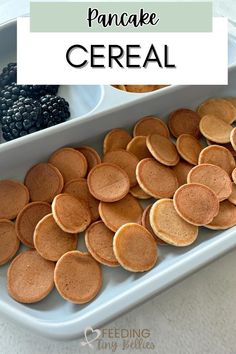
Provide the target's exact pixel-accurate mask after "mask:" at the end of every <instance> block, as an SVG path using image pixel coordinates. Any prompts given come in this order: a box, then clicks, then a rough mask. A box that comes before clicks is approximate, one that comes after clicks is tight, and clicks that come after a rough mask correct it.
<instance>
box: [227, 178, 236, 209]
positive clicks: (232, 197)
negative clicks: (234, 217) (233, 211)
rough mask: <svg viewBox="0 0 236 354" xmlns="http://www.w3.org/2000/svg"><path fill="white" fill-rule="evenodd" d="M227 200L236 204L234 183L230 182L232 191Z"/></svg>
mask: <svg viewBox="0 0 236 354" xmlns="http://www.w3.org/2000/svg"><path fill="white" fill-rule="evenodd" d="M228 200H229V201H230V202H231V203H232V204H234V205H236V184H235V183H233V182H232V193H231V194H230V196H229V198H228Z"/></svg>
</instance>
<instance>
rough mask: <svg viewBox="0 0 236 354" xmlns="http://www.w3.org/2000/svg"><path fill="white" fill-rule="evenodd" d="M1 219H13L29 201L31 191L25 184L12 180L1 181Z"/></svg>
mask: <svg viewBox="0 0 236 354" xmlns="http://www.w3.org/2000/svg"><path fill="white" fill-rule="evenodd" d="M0 201H1V202H0V219H10V220H13V219H15V218H16V217H17V215H18V214H19V212H20V211H21V210H22V209H23V208H24V206H25V205H26V204H28V203H29V191H28V189H27V188H26V187H25V186H24V184H22V183H20V182H16V181H12V180H7V179H5V180H2V181H0Z"/></svg>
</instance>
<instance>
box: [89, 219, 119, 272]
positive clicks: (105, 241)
mask: <svg viewBox="0 0 236 354" xmlns="http://www.w3.org/2000/svg"><path fill="white" fill-rule="evenodd" d="M113 237H114V232H112V231H111V230H109V229H108V228H107V227H106V225H105V224H104V223H103V222H102V221H97V222H95V223H93V224H92V225H90V226H89V228H88V229H87V230H86V233H85V243H86V246H87V248H88V251H89V253H91V255H92V256H93V258H95V259H96V261H98V262H99V263H101V264H104V265H107V266H108V267H117V266H119V263H118V262H117V259H116V257H115V255H114V252H113Z"/></svg>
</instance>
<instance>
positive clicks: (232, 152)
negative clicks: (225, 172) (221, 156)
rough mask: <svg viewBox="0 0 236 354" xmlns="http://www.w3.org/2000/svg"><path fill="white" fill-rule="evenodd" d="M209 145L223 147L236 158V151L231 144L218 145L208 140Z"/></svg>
mask: <svg viewBox="0 0 236 354" xmlns="http://www.w3.org/2000/svg"><path fill="white" fill-rule="evenodd" d="M206 142H207V145H208V146H211V145H219V146H223V147H224V148H226V149H228V150H229V152H231V154H232V155H233V156H234V157H236V151H235V150H234V148H233V146H232V145H231V143H228V144H216V143H214V142H213V141H211V140H209V139H206Z"/></svg>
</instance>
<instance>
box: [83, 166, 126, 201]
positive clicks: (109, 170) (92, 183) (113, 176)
mask: <svg viewBox="0 0 236 354" xmlns="http://www.w3.org/2000/svg"><path fill="white" fill-rule="evenodd" d="M87 182H88V188H89V191H90V193H91V194H92V195H93V196H94V198H96V199H98V200H101V201H103V202H116V201H117V200H120V199H122V198H124V197H125V196H126V194H127V193H128V192H129V188H130V182H129V177H128V175H127V173H126V172H125V171H124V170H123V169H122V168H120V167H119V166H117V165H114V164H111V163H101V164H100V165H97V166H95V167H94V168H93V169H92V170H91V171H90V172H89V175H88V179H87Z"/></svg>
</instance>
